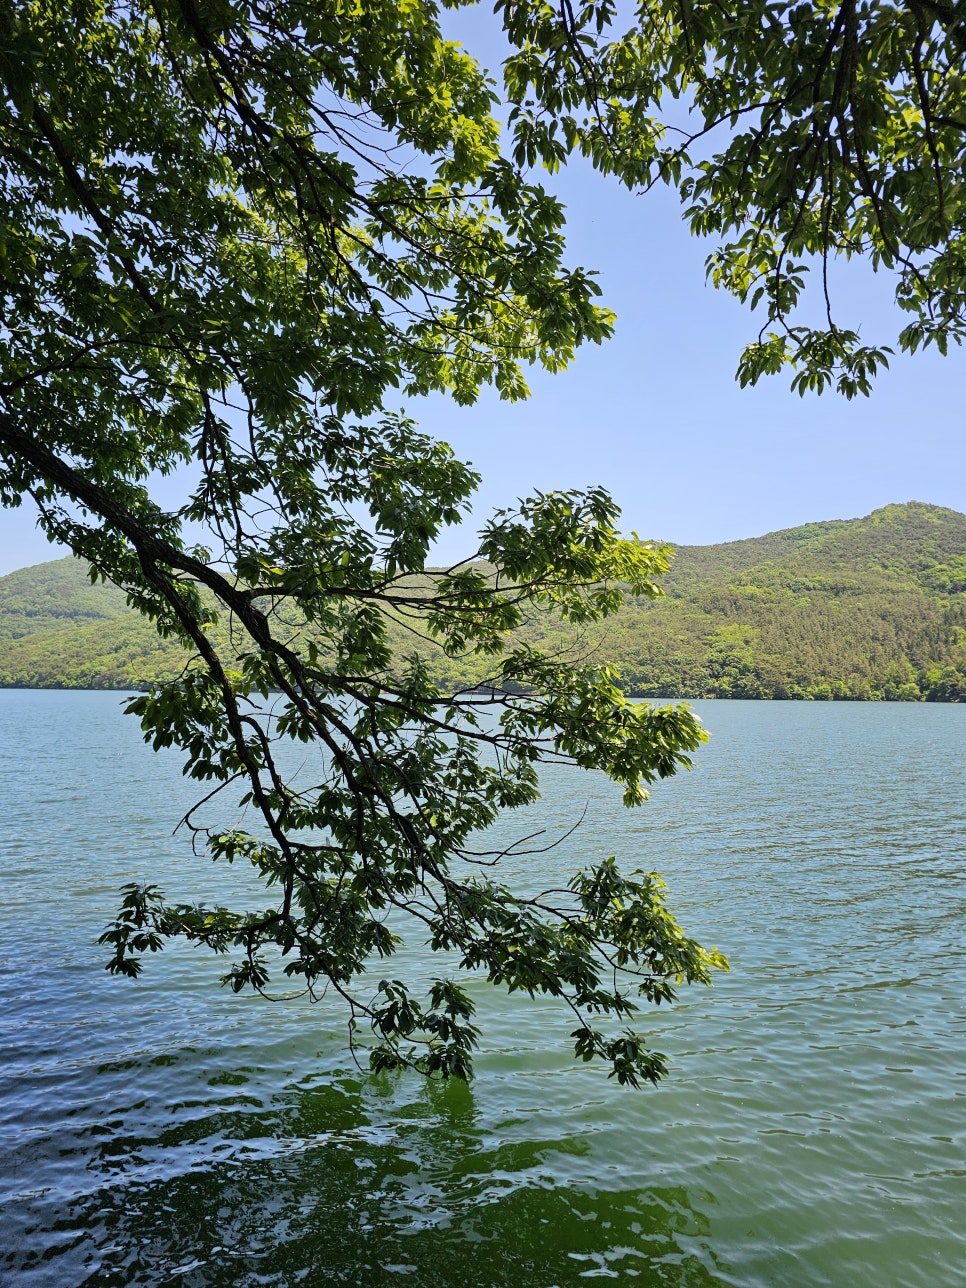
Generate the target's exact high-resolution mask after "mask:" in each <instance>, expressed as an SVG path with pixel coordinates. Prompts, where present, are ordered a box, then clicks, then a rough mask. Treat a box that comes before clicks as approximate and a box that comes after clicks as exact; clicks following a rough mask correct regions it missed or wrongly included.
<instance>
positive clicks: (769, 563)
mask: <svg viewBox="0 0 966 1288" xmlns="http://www.w3.org/2000/svg"><path fill="white" fill-rule="evenodd" d="M663 585H664V590H665V596H664V598H662V599H659V600H643V599H642V600H638V599H635V598H633V597H631V596H628V599H627V603H626V605H625V607H624V608H623V609H622V610H621V611H620V612H619V613H618V614H617V615H616V616H615V617H613V618H611V619H610V621H609V623H608V624H607V626H606V627H593V628H586V629H581V630H579V631H578V630H571V631H569V632H567V631H564V630H563V629H561V628H558V627H554V628H553V629H548V627H547V624H546V622H543V621H540V620H538V619H536V618H531V619H529V620H528V621H527V622H526V623H525V625H524V626H523V627H522V628H521V630H520V636H521V638H522V639H523V640H525V641H526V642H527V643H529V644H537V645H539V646H541V647H542V648H545V649H547V650H558V651H559V650H562V651H564V652H565V653H568V654H570V655H573V654H588V655H593V657H594V659H595V660H598V661H604V662H606V663H608V664H610V665H613V666H615V667H616V668H617V669H618V670H619V671H620V683H621V684H622V686H623V687H624V688H625V690H626V691H628V692H633V693H639V694H643V695H645V696H652V697H668V696H676V697H688V698H700V697H722V698H727V697H735V698H816V699H832V698H843V699H845V698H847V699H890V700H908V701H917V700H922V699H927V700H932V701H947V702H948V701H953V702H956V701H963V700H966V515H962V514H959V513H957V512H956V511H955V510H948V509H942V508H940V507H938V506H931V505H926V504H923V503H921V502H910V503H909V504H907V505H889V506H885V507H883V508H882V509H879V510H876V511H874V512H873V513H872V514H871V515H869V516H867V517H866V518H863V519H848V520H833V521H830V522H825V523H810V524H805V525H804V526H802V527H798V528H789V529H786V530H783V531H780V532H773V533H768V534H767V535H765V536H762V537H754V538H751V539H748V540H744V541H733V542H727V543H724V544H721V545H714V546H681V547H679V548H678V552H677V557H676V558H675V560H674V562H673V564H672V566H671V570H670V572H669V573H668V574H667V575H666V576H665V578H664V581H663ZM417 625H418V623H414V621H413V620H412V619H408V620H399V621H395V622H391V623H390V631H389V634H390V638H391V641H392V645H393V650H394V655H395V657H396V659H397V663H398V662H399V661H401V660H402V659H403V658H405V657H408V656H410V655H411V654H412V653H414V652H416V653H419V654H420V655H421V656H422V657H423V658H424V659H425V662H426V665H427V666H428V668H429V671H430V673H431V675H432V677H433V679H434V681H435V682H437V683H441V684H448V685H451V686H453V687H459V686H465V685H472V684H477V683H481V682H485V681H486V679H487V676H488V670H487V662H486V659H485V658H480V657H478V656H473V657H467V656H464V655H460V654H456V655H454V656H446V655H445V654H444V653H443V651H442V650H441V649H440V648H439V647H438V646H437V645H435V644H433V643H432V642H431V641H429V640H426V639H425V638H422V637H421V636H420V635H419V634H417V633H416V630H415V627H416V626H417ZM216 629H217V630H224V629H226V628H225V627H224V626H219V627H217V628H216ZM0 641H2V642H0V684H3V685H5V686H11V685H17V686H37V687H61V686H65V687H94V688H122V689H123V688H132V687H138V686H140V685H143V684H145V683H147V682H149V681H151V680H153V679H156V678H159V677H163V678H167V677H170V676H173V675H174V674H176V673H177V672H178V671H179V670H180V669H181V667H182V666H183V665H184V657H185V655H184V654H183V652H182V651H181V650H180V649H179V648H178V647H177V645H175V644H174V643H172V642H168V641H162V640H159V639H158V637H157V635H156V634H155V632H154V631H153V629H152V627H151V625H150V624H149V623H147V622H145V621H144V620H143V619H142V618H141V617H140V616H139V615H138V614H137V613H135V612H134V611H132V610H126V609H125V608H124V601H123V596H122V595H121V592H119V591H117V590H116V589H114V588H112V587H110V586H100V585H98V586H94V587H92V586H91V585H90V583H89V581H88V579H87V577H86V576H85V573H84V569H83V566H82V565H81V564H80V563H79V562H78V561H76V560H73V559H63V560H59V561H57V562H55V563H49V564H42V565H40V566H38V567H36V568H29V569H24V570H22V571H20V572H17V573H12V574H11V575H10V576H8V577H4V578H2V579H0Z"/></svg>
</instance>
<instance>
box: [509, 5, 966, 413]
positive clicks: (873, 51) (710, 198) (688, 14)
mask: <svg viewBox="0 0 966 1288" xmlns="http://www.w3.org/2000/svg"><path fill="white" fill-rule="evenodd" d="M498 10H499V11H500V12H501V13H502V14H503V16H504V20H505V22H506V26H507V30H508V33H509V36H510V39H511V41H512V42H513V44H514V45H515V46H516V48H515V50H514V53H513V54H512V56H511V57H510V59H509V60H508V62H507V65H506V87H507V94H508V99H509V102H510V104H511V111H510V122H511V125H512V129H513V140H514V151H515V156H516V157H517V159H518V160H524V159H525V160H527V161H530V162H533V161H536V160H537V159H539V160H541V161H543V162H544V163H545V164H547V165H549V166H551V167H554V166H557V165H560V164H561V163H562V162H564V161H565V160H566V157H567V155H568V154H569V153H570V152H572V151H573V150H574V149H579V150H580V151H582V152H583V153H584V154H585V155H587V156H589V157H590V158H592V160H593V161H594V164H595V165H596V166H598V167H599V168H600V169H602V170H605V171H609V172H611V173H613V174H616V175H617V176H618V177H619V178H620V179H621V180H622V181H623V182H625V183H626V184H627V185H628V186H631V187H639V186H643V187H649V186H650V185H652V184H654V183H659V182H665V183H670V184H672V185H673V186H675V187H676V188H678V189H679V191H680V193H681V196H682V198H683V200H684V203H685V216H686V218H687V220H688V222H689V224H690V227H691V229H692V231H693V232H695V233H696V234H699V235H701V236H708V237H713V238H715V239H716V241H717V242H718V245H717V246H716V248H715V249H714V250H713V251H712V253H711V255H710V256H709V258H708V261H707V268H708V274H709V277H710V278H711V280H712V281H713V282H714V284H715V286H717V287H720V288H722V289H725V290H727V291H730V292H731V293H732V294H734V295H736V296H737V297H738V298H739V299H740V300H742V301H748V302H749V303H750V304H751V305H752V307H753V308H754V307H757V308H760V309H761V310H762V311H763V314H764V321H763V325H762V327H761V329H760V331H759V333H758V335H757V337H755V338H754V339H753V340H752V341H751V343H750V344H748V345H747V347H746V348H745V350H744V353H743V354H742V357H741V361H740V364H739V368H738V376H739V379H740V381H741V382H742V384H749V383H752V384H753V383H755V382H756V381H757V380H758V379H759V378H760V377H761V376H762V375H763V374H766V373H773V372H777V371H779V370H781V369H782V367H784V366H786V365H791V366H792V367H793V369H794V372H795V374H794V377H793V387H794V388H796V389H798V390H799V392H801V393H804V392H805V391H806V390H809V389H814V390H818V391H821V390H822V389H824V388H826V387H827V386H829V385H830V384H834V386H835V387H836V388H837V389H838V390H839V391H840V392H842V393H844V394H845V395H846V396H847V397H852V396H854V395H855V394H856V393H868V392H869V390H870V388H871V381H872V377H873V376H874V375H875V372H876V370H877V369H878V367H880V366H882V365H887V363H888V355H889V354H890V353H891V352H892V351H893V350H892V347H890V345H888V344H886V343H885V342H884V340H877V341H875V342H873V343H869V342H865V341H863V340H862V339H861V337H860V334H859V326H858V324H857V323H856V322H854V321H853V322H851V323H848V322H845V323H843V321H842V320H841V318H839V317H837V314H836V309H835V283H836V280H837V278H836V273H835V268H836V261H838V260H849V259H853V258H856V257H863V258H865V259H867V260H869V261H870V262H871V264H872V265H873V266H874V267H875V268H876V269H877V270H880V271H883V272H887V273H889V274H891V275H892V277H893V279H894V282H895V299H896V302H897V304H898V306H899V308H900V309H901V310H903V311H904V312H905V313H906V314H907V315H908V321H907V323H906V325H905V326H904V327H902V328H901V330H900V331H899V334H898V336H897V338H896V339H895V340H894V341H893V343H894V344H898V346H899V347H900V348H901V349H904V350H907V351H910V352H915V351H916V350H917V349H920V348H922V347H924V346H928V345H935V346H936V347H937V348H938V349H939V350H940V351H941V352H943V353H945V352H946V350H947V348H948V346H949V343H950V341H955V342H956V343H957V344H961V343H962V340H963V336H964V334H966V186H964V183H963V166H964V160H966V13H964V11H963V7H962V5H958V4H954V3H952V2H951V0H795V3H791V4H789V3H784V2H782V0H758V2H757V3H755V4H743V3H737V2H736V0H735V2H729V0H643V3H640V4H638V5H636V7H635V10H634V21H633V24H632V25H631V26H630V29H629V30H627V31H626V32H623V33H622V34H620V35H615V34H614V30H613V29H614V28H615V27H617V26H618V25H619V24H624V23H626V22H627V19H626V18H625V17H624V15H623V12H622V11H621V10H620V9H619V8H618V6H617V5H616V4H615V3H614V0H600V2H599V3H595V2H594V0H590V2H589V3H586V4H583V5H571V4H570V3H569V0H565V3H563V4H561V5H559V6H556V5H552V4H550V3H548V2H547V0H536V2H535V3H531V2H528V0H501V3H500V4H499V5H498ZM809 273H813V274H814V275H815V276H817V278H818V282H817V287H816V289H815V290H814V291H813V292H812V296H814V297H815V298H811V297H810V295H809V293H808V292H807V290H806V287H807V285H808V281H809Z"/></svg>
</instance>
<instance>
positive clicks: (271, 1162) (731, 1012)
mask: <svg viewBox="0 0 966 1288" xmlns="http://www.w3.org/2000/svg"><path fill="white" fill-rule="evenodd" d="M694 705H695V707H696V709H697V710H698V712H699V714H700V715H701V717H702V719H703V720H704V721H705V723H706V724H707V726H708V727H709V729H710V730H711V731H712V740H711V743H710V744H709V745H708V747H706V748H704V749H702V750H701V751H700V752H699V753H698V757H697V766H696V768H695V770H694V771H693V772H692V773H691V774H687V775H681V776H679V777H678V778H676V779H674V780H671V781H669V782H667V783H664V784H660V785H659V786H658V787H657V788H656V789H655V790H654V792H653V795H652V799H651V801H650V802H649V803H648V804H647V805H645V806H644V807H643V808H642V809H640V810H637V811H633V812H628V811H624V810H622V809H621V807H620V803H619V796H618V793H617V791H616V789H613V788H612V787H611V785H609V784H608V783H606V782H605V781H602V780H600V779H598V778H596V777H594V776H591V775H587V774H581V773H579V772H564V771H557V772H554V773H553V774H548V775H547V777H546V779H545V793H544V797H543V799H542V801H541V802H540V804H539V806H537V807H535V808H534V809H532V810H530V811H527V813H526V815H524V816H522V817H521V816H520V815H517V816H515V817H512V818H508V819H507V820H506V821H505V822H501V825H500V827H501V829H502V830H501V833H500V834H501V836H504V835H505V837H506V839H507V840H509V839H512V838H513V837H514V836H516V835H519V834H522V833H524V832H530V831H532V830H534V828H540V827H544V828H546V829H547V837H548V839H550V838H553V837H554V836H558V835H562V834H563V832H564V831H565V830H566V828H568V827H569V826H570V825H571V824H572V823H574V822H575V821H576V820H577V819H578V818H579V817H580V815H581V812H582V811H583V810H584V808H585V806H586V809H587V813H586V817H585V819H584V821H583V823H582V824H581V825H580V827H578V828H577V830H576V831H575V832H574V834H573V835H572V836H571V837H570V838H568V839H567V840H565V841H564V842H562V844H561V845H560V846H558V847H557V848H556V849H554V850H551V851H549V852H548V853H546V854H543V855H540V856H536V857H533V858H531V859H529V860H527V861H526V869H525V871H521V873H520V875H521V879H525V880H527V881H530V880H534V879H542V878H543V876H544V875H545V874H553V875H554V876H555V879H559V876H560V874H561V873H567V872H569V871H571V870H572V869H573V868H575V867H577V866H580V865H582V864H585V863H587V862H589V861H590V860H591V859H599V858H600V857H606V856H607V855H608V854H616V855H617V856H618V858H619V859H620V861H621V862H622V864H624V865H625V866H626V867H628V868H633V867H643V868H645V869H647V870H657V871H659V872H660V873H661V874H662V875H663V876H664V878H665V880H666V881H667V883H668V886H669V888H670V898H669V903H670V906H671V908H672V910H673V911H674V912H675V913H676V915H677V916H678V917H679V919H680V920H681V921H682V922H683V924H684V925H685V927H686V929H687V930H688V931H689V932H690V933H692V934H694V935H695V936H696V937H697V938H699V939H700V940H701V942H703V943H704V944H705V945H706V946H709V947H710V946H717V947H719V948H721V949H722V950H723V951H724V952H726V953H727V954H728V956H729V958H730V960H731V967H732V971H731V974H730V975H719V976H718V977H717V982H716V984H715V987H714V988H713V989H703V988H701V989H692V990H689V991H687V990H686V991H684V992H683V994H682V996H681V998H680V1000H679V1001H678V1003H676V1004H675V1006H674V1007H673V1008H672V1009H665V1008H663V1007H662V1008H660V1009H659V1010H653V1011H651V1012H645V1013H644V1014H643V1015H642V1018H641V1021H640V1027H645V1028H646V1029H647V1030H648V1031H649V1032H650V1034H651V1035H652V1042H651V1044H652V1045H653V1046H654V1047H656V1048H657V1049H658V1050H661V1051H664V1052H665V1053H667V1055H668V1056H669V1058H670V1063H671V1075H670V1077H669V1078H668V1079H667V1080H666V1081H665V1082H663V1083H662V1084H661V1085H660V1086H659V1087H657V1088H647V1089H644V1090H640V1091H634V1090H630V1089H625V1088H620V1087H618V1086H616V1085H615V1083H614V1082H613V1081H609V1080H608V1079H607V1077H606V1074H605V1073H604V1072H603V1071H601V1070H597V1069H591V1068H589V1067H586V1066H580V1067H578V1066H575V1065H574V1064H573V1063H572V1061H571V1060H570V1058H569V1056H568V1050H569V1045H568V1039H567V1033H568V1031H569V1028H570V1027H572V1026H571V1025H568V1024H567V1021H566V1017H564V1016H562V1015H561V1014H560V1013H559V1012H558V1011H557V1009H556V1008H555V1007H554V1006H553V1005H547V1004H545V1003H543V1002H541V1003H539V1004H537V1005H534V1004H531V1003H530V1002H529V1001H527V1000H523V1001H521V1000H519V998H518V996H517V995H514V996H513V997H512V998H507V997H505V996H502V995H499V994H497V993H494V992H493V991H492V990H490V989H488V988H487V987H486V985H485V984H483V983H481V982H476V983H474V984H473V985H472V988H473V991H474V995H475V997H476V999H477V1001H478V1004H479V1008H480V1017H481V1023H482V1026H483V1044H482V1050H481V1053H480V1056H479V1059H478V1062H477V1078H476V1081H475V1082H474V1084H473V1085H472V1087H470V1088H469V1089H467V1088H466V1087H462V1086H448V1087H442V1086H439V1085H437V1084H426V1083H425V1082H423V1081H421V1080H420V1079H419V1078H418V1077H416V1076H404V1077H400V1078H394V1079H388V1078H379V1079H373V1078H370V1077H369V1076H367V1075H365V1074H363V1073H360V1072H359V1070H357V1069H356V1068H355V1066H354V1065H353V1063H352V1061H351V1059H350V1058H349V1056H348V1054H347V1049H346V1041H345V1028H344V1024H345V1017H344V1015H343V1014H342V1013H341V1012H340V1011H339V1009H338V1007H337V1006H335V1005H334V1004H330V1003H328V1002H323V1003H320V1004H318V1005H316V1006H309V1005H307V1004H303V1003H301V1002H292V1003H274V1004H273V1003H269V1002H265V1001H264V1000H262V999H259V998H250V997H244V996H242V997H236V996H234V995H232V994H230V993H228V992H226V991H225V990H223V989H219V988H218V987H217V983H216V981H217V977H218V975H219V973H220V968H219V964H218V963H217V962H214V961H212V960H209V959H208V958H207V957H205V956H201V955H199V953H198V952H197V951H191V950H188V949H184V948H181V947H175V948H174V949H168V950H165V952H164V953H162V954H160V955H159V956H158V957H156V958H153V959H152V960H150V961H149V962H148V963H147V964H146V967H145V973H144V976H143V977H142V979H141V980H140V981H137V982H131V981H128V980H124V979H112V978H111V977H110V976H108V975H107V973H106V972H105V971H104V970H103V969H102V967H103V963H104V961H105V960H106V957H105V950H104V949H102V948H99V947H97V945H96V943H95V942H94V941H95V940H96V937H97V935H98V934H99V933H100V932H101V931H102V930H103V929H104V927H105V924H106V923H107V922H108V920H109V919H110V918H111V916H112V915H113V911H114V908H115V905H116V903H117V890H118V888H119V887H120V886H121V885H122V884H123V883H124V882H126V881H130V880H143V879H147V878H150V879H152V880H155V881H157V882H158V883H159V884H160V885H162V887H163V888H164V889H165V890H166V892H167V893H168V894H169V895H170V896H172V897H175V898H178V897H187V898H195V897H198V898H201V897H208V898H213V897H221V898H222V899H225V898H227V897H228V896H227V894H226V890H227V891H230V890H232V889H240V888H242V887H243V886H244V883H245V877H244V874H241V873H238V872H235V871H234V870H232V869H228V870H225V871H221V870H220V869H219V868H216V867H213V865H212V864H211V863H210V862H209V861H208V860H207V859H205V858H202V859H193V858H192V856H191V853H190V848H189V846H188V842H187V841H186V840H185V839H183V838H182V836H181V834H180V833H179V834H178V835H172V828H173V826H174V824H175V823H176V822H177V820H178V818H179V816H180V814H181V813H183V811H184V809H185V808H187V806H188V805H189V804H190V803H191V802H192V800H193V799H194V795H193V791H194V789H193V788H192V785H191V784H188V783H185V781H184V780H183V779H182V777H181V774H180V764H179V762H178V760H177V758H176V757H173V756H170V755H169V756H155V755H153V754H152V753H151V752H150V751H149V750H148V749H147V748H145V747H144V746H143V744H142V743H141V740H140V731H139V729H138V726H137V724H136V722H135V721H133V720H131V719H129V718H126V717H124V716H123V715H122V714H121V711H120V695H118V694H109V693H108V694H105V693H76V692H71V693H54V692H22V691H2V692H0V800H2V817H3V820H4V830H3V839H2V849H3V864H2V868H0V882H2V897H3V909H4V915H3V922H2V938H0V1029H2V1055H0V1088H2V1098H0V1114H2V1122H0V1131H2V1139H3V1153H2V1161H0V1282H2V1283H3V1284H4V1285H8V1284H9V1285H11V1286H13V1285H17V1288H21V1286H23V1288H40V1286H41V1285H50V1288H69V1286H74V1285H98V1286H101V1285H106V1286H110V1285H119V1286H120V1285H128V1284H136V1285H179V1286H184V1288H194V1286H196V1285H218V1286H222V1285H224V1286H225V1288H228V1286H229V1285H231V1286H234V1285H244V1286H246V1288H247V1286H249V1285H252V1286H254V1285H256V1284H257V1285H279V1286H281V1285H285V1286H287V1285H296V1284H298V1285H308V1286H310V1288H312V1286H314V1285H328V1284H347V1285H360V1286H362V1285H366V1286H368V1285H384V1284H385V1285H397V1284H398V1285H410V1286H412V1288H448V1286H450V1285H452V1286H453V1288H477V1286H478V1288H497V1286H503V1285H505V1286H506V1288H510V1286H511V1285H512V1286H513V1288H552V1286H554V1285H556V1286H557V1288H563V1285H571V1284H582V1283H584V1282H586V1281H589V1280H595V1279H602V1280H612V1281H617V1282H619V1283H641V1284H642V1285H645V1284H646V1285H680V1286H686V1288H706V1286H710V1285H742V1286H743V1288H744V1286H751V1285H762V1286H766V1288H776V1286H779V1285H789V1286H791V1285H794V1286H795V1288H801V1286H802V1285H809V1286H810V1285H823V1284H828V1285H843V1286H844V1285H849V1286H853V1285H866V1284H869V1285H871V1284H875V1285H877V1288H893V1286H899V1285H909V1286H912V1285H922V1286H923V1288H926V1286H928V1288H941V1286H942V1285H959V1284H962V1283H963V1281H964V1280H963V1265H964V1264H966V1249H964V1246H963V1235H962V1232H963V1230H964V1229H966V1058H964V1053H966V949H964V944H963V926H964V913H966V883H964V876H966V754H964V749H966V706H939V705H916V704H851V703H850V704H846V703H842V704H828V703H779V702H762V703H744V702H717V703H715V702H698V703H695V704H694ZM196 786H197V785H195V787H196ZM222 883H225V884H222ZM406 964H407V961H406V960H404V962H403V965H404V966H405V965H406ZM408 964H409V965H411V966H413V967H414V968H415V969H417V970H418V969H419V958H418V955H417V954H416V953H415V951H413V952H410V953H409V956H408Z"/></svg>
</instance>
